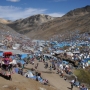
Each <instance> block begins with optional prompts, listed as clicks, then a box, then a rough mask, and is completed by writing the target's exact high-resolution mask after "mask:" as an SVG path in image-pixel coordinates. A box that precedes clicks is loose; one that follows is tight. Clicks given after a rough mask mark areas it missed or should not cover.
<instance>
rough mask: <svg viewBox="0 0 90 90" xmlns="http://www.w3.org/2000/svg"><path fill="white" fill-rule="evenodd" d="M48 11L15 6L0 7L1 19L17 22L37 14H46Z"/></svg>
mask: <svg viewBox="0 0 90 90" xmlns="http://www.w3.org/2000/svg"><path fill="white" fill-rule="evenodd" d="M45 12H46V9H37V8H25V9H23V8H21V7H14V6H0V18H4V19H8V20H16V19H20V18H26V17H29V16H31V15H35V14H42V13H45Z"/></svg>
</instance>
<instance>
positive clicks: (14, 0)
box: [6, 0, 20, 2]
mask: <svg viewBox="0 0 90 90" xmlns="http://www.w3.org/2000/svg"><path fill="white" fill-rule="evenodd" d="M6 1H10V2H19V1H20V0H6Z"/></svg>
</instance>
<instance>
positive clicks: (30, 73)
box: [24, 71, 33, 78]
mask: <svg viewBox="0 0 90 90" xmlns="http://www.w3.org/2000/svg"><path fill="white" fill-rule="evenodd" d="M24 76H25V77H26V76H28V77H29V78H32V77H33V74H32V72H31V71H28V72H27V73H25V75H24Z"/></svg>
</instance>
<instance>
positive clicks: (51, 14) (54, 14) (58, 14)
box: [48, 13, 64, 17]
mask: <svg viewBox="0 0 90 90" xmlns="http://www.w3.org/2000/svg"><path fill="white" fill-rule="evenodd" d="M48 15H50V16H52V17H61V16H63V15H64V14H63V13H50V14H48Z"/></svg>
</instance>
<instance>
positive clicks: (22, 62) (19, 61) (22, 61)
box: [17, 60, 25, 64]
mask: <svg viewBox="0 0 90 90" xmlns="http://www.w3.org/2000/svg"><path fill="white" fill-rule="evenodd" d="M17 62H18V63H21V64H25V61H24V60H18V61H17Z"/></svg>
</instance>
